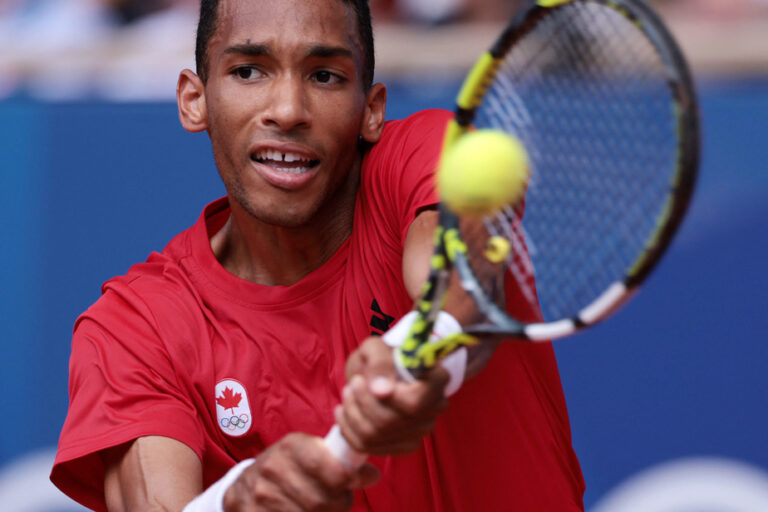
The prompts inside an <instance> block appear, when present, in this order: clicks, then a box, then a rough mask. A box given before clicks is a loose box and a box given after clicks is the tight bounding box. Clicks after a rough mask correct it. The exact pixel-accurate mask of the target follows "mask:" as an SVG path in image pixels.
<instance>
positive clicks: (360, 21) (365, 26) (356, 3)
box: [195, 0, 376, 89]
mask: <svg viewBox="0 0 768 512" xmlns="http://www.w3.org/2000/svg"><path fill="white" fill-rule="evenodd" d="M341 1H342V2H344V3H345V4H347V5H350V6H352V8H353V9H354V11H355V14H356V15H357V29H358V32H359V35H360V42H361V43H362V45H363V84H364V86H365V87H366V89H367V88H369V87H370V86H371V85H372V84H373V73H374V69H375V67H376V56H375V52H374V48H373V27H372V26H371V9H370V7H369V5H368V0H341ZM218 10H219V0H200V21H199V22H198V24H197V40H196V42H195V64H196V66H197V74H198V75H199V76H200V79H201V80H202V81H203V83H205V82H207V81H208V67H209V62H208V42H209V41H210V40H211V37H213V34H214V33H215V32H216V23H217V20H218Z"/></svg>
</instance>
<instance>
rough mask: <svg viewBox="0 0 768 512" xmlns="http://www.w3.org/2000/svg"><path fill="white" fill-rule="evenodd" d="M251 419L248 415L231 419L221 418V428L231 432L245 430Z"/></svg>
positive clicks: (231, 417)
mask: <svg viewBox="0 0 768 512" xmlns="http://www.w3.org/2000/svg"><path fill="white" fill-rule="evenodd" d="M250 420H251V419H250V417H249V416H248V415H247V414H241V415H240V416H230V417H229V418H221V421H220V422H219V423H221V428H226V429H229V430H237V429H238V428H240V429H243V428H245V427H246V426H247V425H248V422H249V421H250Z"/></svg>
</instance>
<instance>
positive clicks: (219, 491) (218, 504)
mask: <svg viewBox="0 0 768 512" xmlns="http://www.w3.org/2000/svg"><path fill="white" fill-rule="evenodd" d="M255 460H256V459H245V460H244V461H242V462H240V463H239V464H237V465H236V466H234V467H232V468H231V469H230V470H229V471H227V474H226V475H224V476H223V477H221V478H219V479H218V480H217V481H216V482H214V483H213V484H211V486H210V487H208V488H207V489H206V490H205V492H203V493H202V494H199V495H198V496H197V497H196V498H195V499H193V500H192V501H190V502H189V503H187V506H186V507H184V509H183V510H182V512H224V494H225V493H226V492H227V489H229V486H231V485H232V484H233V483H235V480H237V477H239V476H240V474H241V473H242V472H243V471H245V468H247V467H248V466H250V465H251V464H253V463H254V461H255Z"/></svg>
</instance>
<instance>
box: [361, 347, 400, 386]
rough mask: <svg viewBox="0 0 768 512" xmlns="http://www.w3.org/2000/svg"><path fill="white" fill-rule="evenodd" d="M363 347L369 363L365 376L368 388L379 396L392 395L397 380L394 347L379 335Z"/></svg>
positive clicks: (365, 369)
mask: <svg viewBox="0 0 768 512" xmlns="http://www.w3.org/2000/svg"><path fill="white" fill-rule="evenodd" d="M361 349H363V350H364V352H365V358H366V363H367V364H366V365H365V368H364V370H363V377H365V380H366V382H367V383H368V390H369V391H370V392H371V393H372V394H373V395H374V396H376V397H377V398H384V397H387V396H389V395H391V394H392V392H393V391H394V389H395V382H396V381H397V369H396V368H395V361H394V359H393V358H392V349H391V348H390V347H388V346H387V345H386V344H385V343H384V342H383V340H382V339H381V338H378V337H376V338H369V339H368V340H366V341H365V343H364V344H363V346H362V347H361Z"/></svg>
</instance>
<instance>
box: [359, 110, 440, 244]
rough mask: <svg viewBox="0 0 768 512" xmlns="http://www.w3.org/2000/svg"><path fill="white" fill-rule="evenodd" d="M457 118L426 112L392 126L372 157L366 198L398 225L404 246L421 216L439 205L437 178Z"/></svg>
mask: <svg viewBox="0 0 768 512" xmlns="http://www.w3.org/2000/svg"><path fill="white" fill-rule="evenodd" d="M452 117H453V114H452V113H451V112H449V111H446V110H424V111H422V112H419V113H417V114H414V115H412V116H410V117H408V118H406V119H403V120H399V121H393V122H390V123H388V124H387V126H386V127H385V130H384V134H383V135H382V138H381V140H380V141H379V143H378V144H376V145H375V146H374V147H373V148H372V149H371V151H370V153H369V154H368V155H367V157H366V161H365V164H364V174H363V188H362V190H363V194H364V195H365V196H366V198H367V199H369V200H370V201H371V202H374V203H376V204H377V205H378V206H379V208H378V215H380V216H382V217H387V218H388V220H389V223H390V225H392V226H396V231H397V232H396V236H398V237H399V239H400V240H401V241H404V240H405V235H406V233H407V230H408V227H409V226H410V224H411V222H413V219H415V218H416V215H417V214H418V213H419V211H420V210H422V209H423V208H425V207H428V206H432V205H435V204H437V202H438V197H437V193H436V190H435V183H434V173H435V169H436V168H437V164H438V161H439V159H440V150H441V149H442V144H443V137H444V134H445V128H446V125H447V123H448V120H449V119H451V118H452Z"/></svg>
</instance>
